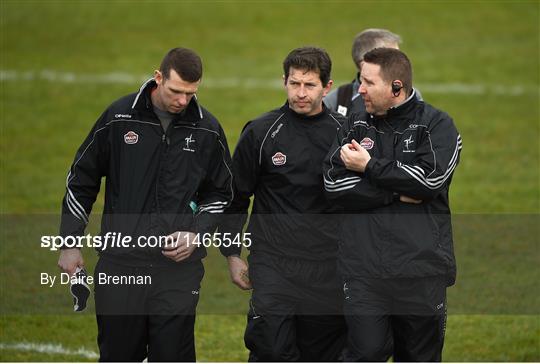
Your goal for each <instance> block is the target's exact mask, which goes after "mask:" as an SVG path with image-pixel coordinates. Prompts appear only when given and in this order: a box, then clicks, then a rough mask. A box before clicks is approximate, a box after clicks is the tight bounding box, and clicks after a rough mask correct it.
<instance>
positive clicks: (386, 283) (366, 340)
mask: <svg viewBox="0 0 540 364" xmlns="http://www.w3.org/2000/svg"><path fill="white" fill-rule="evenodd" d="M344 291H345V304H344V311H345V319H346V321H347V326H348V338H347V350H346V351H345V355H344V359H345V361H347V362H354V361H368V362H378V361H381V362H386V361H388V359H389V358H390V357H391V356H393V359H394V362H402V361H404V362H413V361H414V362H416V361H421V362H438V361H441V359H442V349H443V343H444V333H445V327H446V280H445V279H444V278H443V277H427V278H407V279H369V278H362V279H350V280H346V282H345V285H344Z"/></svg>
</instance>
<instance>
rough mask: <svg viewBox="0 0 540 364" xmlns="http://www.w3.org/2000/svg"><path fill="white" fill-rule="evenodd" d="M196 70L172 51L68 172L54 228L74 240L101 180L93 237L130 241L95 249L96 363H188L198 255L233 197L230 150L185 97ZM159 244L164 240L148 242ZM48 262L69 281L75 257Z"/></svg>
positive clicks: (66, 254)
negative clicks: (200, 241) (199, 238)
mask: <svg viewBox="0 0 540 364" xmlns="http://www.w3.org/2000/svg"><path fill="white" fill-rule="evenodd" d="M201 78H202V62H201V59H200V57H199V56H198V55H197V54H196V53H195V52H194V51H192V50H190V49H186V48H175V49H172V50H171V51H170V52H169V53H168V54H167V55H166V56H165V58H164V59H163V62H162V64H161V67H160V69H159V70H156V71H155V72H154V77H153V78H152V79H150V80H148V81H146V82H145V83H144V84H143V85H142V86H141V88H140V90H139V91H138V92H136V93H133V94H130V95H128V96H125V97H123V98H121V99H119V100H117V101H115V102H114V103H113V104H112V105H110V106H109V107H108V108H107V109H106V110H105V112H104V113H103V114H102V115H101V116H100V118H99V119H98V120H97V122H96V123H95V125H94V128H93V129H92V130H91V131H90V134H89V135H88V137H87V138H86V140H85V141H84V142H83V144H82V145H81V147H80V148H79V150H78V152H77V154H76V156H75V160H74V162H73V164H72V166H71V168H70V170H69V173H68V176H67V182H66V194H65V197H64V200H63V204H62V221H61V228H60V232H61V235H63V236H82V235H84V230H85V228H86V225H87V223H88V219H89V216H90V211H91V209H92V205H93V203H94V201H95V199H96V196H97V194H98V192H99V189H100V184H101V178H102V177H106V182H105V186H106V190H105V206H104V210H103V217H102V223H101V234H102V238H103V239H104V238H105V237H107V236H109V237H110V236H117V237H120V236H123V237H130V238H131V241H130V242H129V244H126V245H120V244H116V245H114V246H113V245H112V244H113V242H110V243H109V244H108V245H106V246H101V247H97V250H98V253H99V260H98V263H97V265H96V267H95V271H94V279H95V284H96V287H95V301H96V314H97V324H98V345H99V351H100V361H142V360H144V359H145V358H148V360H149V361H170V362H178V361H195V359H196V357H195V346H194V335H193V330H194V323H195V308H196V306H197V302H198V297H199V288H200V282H201V280H202V277H203V274H204V268H203V265H202V262H201V259H202V258H204V256H205V255H206V251H205V250H204V248H199V247H197V245H195V244H190V242H194V241H195V240H196V239H195V234H196V233H205V232H212V231H213V230H215V227H216V226H217V221H216V217H217V216H218V215H219V213H221V212H223V210H224V208H225V207H226V206H227V205H228V204H229V202H230V200H231V198H232V175H231V173H230V154H229V150H228V147H227V141H226V138H225V134H224V133H223V130H222V129H221V126H220V125H219V123H218V121H217V120H216V119H215V118H214V117H213V116H212V115H211V114H210V113H209V112H208V111H207V110H206V109H204V108H203V107H202V106H200V104H199V102H198V100H197V97H196V93H197V90H198V87H199V84H200V81H201ZM158 237H159V238H162V237H167V240H168V241H169V242H170V241H171V240H172V241H173V243H171V244H159V245H156V242H155V241H154V240H152V238H154V239H155V238H158ZM58 265H59V266H60V268H62V269H63V270H64V271H65V272H67V273H69V274H74V273H75V272H76V271H79V270H80V268H83V267H84V262H83V257H82V254H81V251H80V250H79V249H77V248H73V249H64V250H62V251H61V253H60V258H59V260H58Z"/></svg>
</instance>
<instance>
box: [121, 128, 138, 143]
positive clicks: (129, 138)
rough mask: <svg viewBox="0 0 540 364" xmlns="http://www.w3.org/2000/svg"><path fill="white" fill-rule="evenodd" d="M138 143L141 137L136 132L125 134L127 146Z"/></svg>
mask: <svg viewBox="0 0 540 364" xmlns="http://www.w3.org/2000/svg"><path fill="white" fill-rule="evenodd" d="M138 141H139V135H138V134H137V133H135V132H134V131H128V132H127V133H126V134H124V142H126V144H135V143H137V142H138Z"/></svg>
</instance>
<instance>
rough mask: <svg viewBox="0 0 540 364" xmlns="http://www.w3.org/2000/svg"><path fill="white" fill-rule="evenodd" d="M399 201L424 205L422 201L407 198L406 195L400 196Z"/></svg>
mask: <svg viewBox="0 0 540 364" xmlns="http://www.w3.org/2000/svg"><path fill="white" fill-rule="evenodd" d="M399 200H400V201H401V202H405V203H414V204H420V203H422V200H415V199H414V198H412V197H409V196H405V195H399Z"/></svg>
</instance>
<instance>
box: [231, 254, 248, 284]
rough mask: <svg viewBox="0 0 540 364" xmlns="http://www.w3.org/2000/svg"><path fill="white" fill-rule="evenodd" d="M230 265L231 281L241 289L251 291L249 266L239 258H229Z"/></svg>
mask: <svg viewBox="0 0 540 364" xmlns="http://www.w3.org/2000/svg"><path fill="white" fill-rule="evenodd" d="M227 262H228V263H229V274H230V275H231V281H232V282H233V283H234V284H236V285H237V286H238V287H240V288H241V289H244V290H247V289H251V288H252V287H251V282H250V281H249V276H248V266H247V264H246V262H244V261H243V260H242V258H240V257H237V256H232V257H227Z"/></svg>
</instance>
